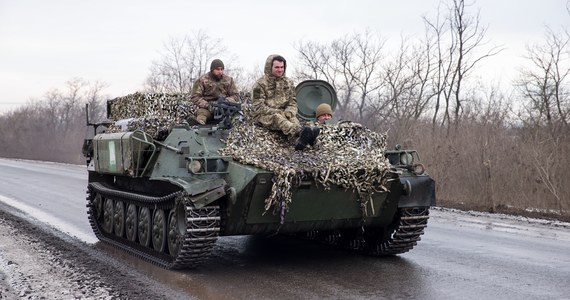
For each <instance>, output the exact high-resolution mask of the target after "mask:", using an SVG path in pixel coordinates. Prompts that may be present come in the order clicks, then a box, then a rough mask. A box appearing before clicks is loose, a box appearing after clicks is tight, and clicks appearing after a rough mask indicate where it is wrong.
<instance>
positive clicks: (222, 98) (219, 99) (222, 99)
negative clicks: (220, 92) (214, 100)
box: [218, 96, 228, 102]
mask: <svg viewBox="0 0 570 300" xmlns="http://www.w3.org/2000/svg"><path fill="white" fill-rule="evenodd" d="M227 100H228V99H226V97H224V96H220V97H218V101H222V102H224V101H227Z"/></svg>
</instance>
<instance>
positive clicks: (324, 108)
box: [315, 103, 333, 123]
mask: <svg viewBox="0 0 570 300" xmlns="http://www.w3.org/2000/svg"><path fill="white" fill-rule="evenodd" d="M332 115H333V112H332V108H331V106H330V105H328V104H326V103H321V104H319V106H317V109H316V110H315V116H316V121H317V122H321V123H326V121H329V120H330V119H332Z"/></svg>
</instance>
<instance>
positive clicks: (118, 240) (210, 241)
mask: <svg viewBox="0 0 570 300" xmlns="http://www.w3.org/2000/svg"><path fill="white" fill-rule="evenodd" d="M105 201H112V202H105ZM103 203H112V205H111V207H113V208H115V207H116V205H117V203H119V206H118V207H119V208H120V207H123V208H124V207H128V205H129V204H134V205H136V212H137V213H136V215H137V218H135V219H137V221H135V222H134V223H135V224H134V226H136V228H137V229H138V230H136V232H138V231H139V230H140V229H141V228H139V226H141V223H140V222H138V221H139V219H138V217H141V211H142V210H144V211H145V212H150V215H151V216H154V217H152V218H149V217H146V218H145V220H146V221H150V220H151V219H152V220H151V221H152V225H151V227H150V228H149V229H150V230H151V232H147V234H152V237H149V238H151V239H154V238H157V239H158V240H159V241H161V242H162V245H163V246H158V247H156V246H155V245H154V241H153V243H149V242H148V238H146V239H145V238H142V239H141V235H139V234H135V237H134V238H132V236H131V237H130V238H129V236H128V235H127V233H126V232H127V231H128V229H123V228H122V227H121V226H120V224H121V222H122V224H123V225H125V223H127V222H126V220H127V217H126V214H127V213H126V212H125V211H126V209H124V210H123V211H121V210H120V209H118V210H117V209H114V210H113V211H109V209H107V208H108V207H107V206H105V207H104V204H103ZM105 205H106V204H105ZM87 208H88V215H89V223H90V224H91V228H92V230H93V233H94V234H95V235H96V236H97V238H99V239H100V240H101V241H103V242H106V243H108V244H110V245H113V246H115V247H117V248H120V249H122V250H124V251H126V252H128V253H130V254H132V255H134V256H137V257H139V258H141V259H143V260H146V261H148V262H150V263H153V264H155V265H157V266H160V267H163V268H166V269H183V268H194V267H196V266H198V265H200V264H201V263H202V262H203V261H204V260H205V259H206V258H207V257H208V256H209V254H210V252H211V251H212V248H213V246H214V244H215V243H216V240H217V238H218V233H219V231H220V211H219V207H218V206H207V207H203V208H199V209H197V208H194V206H193V205H192V202H191V201H190V197H189V196H188V195H186V194H185V193H184V192H183V191H178V192H175V193H172V194H169V195H166V196H162V197H153V196H147V195H142V194H138V193H133V192H127V191H123V190H118V189H115V188H113V187H110V186H107V185H105V184H103V183H99V182H92V183H90V184H89V185H88V188H87ZM147 208H148V210H146V209H147ZM161 211H162V212H161ZM155 213H156V215H155ZM173 214H174V215H173ZM181 214H183V215H181ZM156 216H162V218H157V217H156ZM164 216H168V217H166V218H164ZM143 217H144V216H143ZM109 218H114V219H112V220H113V221H111V222H112V224H113V225H112V226H110V225H109ZM161 219H162V221H161ZM165 219H166V220H165ZM131 223H132V222H131ZM131 226H133V224H131ZM123 227H126V226H123ZM111 228H112V229H111ZM157 228H158V229H157ZM131 232H132V231H131ZM161 234H164V237H163V238H161ZM143 236H144V235H143ZM141 240H142V242H141ZM144 240H147V241H146V242H144ZM164 243H166V246H164V245H165V244H164ZM158 244H159V245H160V243H158Z"/></svg>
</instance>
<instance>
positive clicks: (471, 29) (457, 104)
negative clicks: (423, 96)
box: [424, 0, 502, 126]
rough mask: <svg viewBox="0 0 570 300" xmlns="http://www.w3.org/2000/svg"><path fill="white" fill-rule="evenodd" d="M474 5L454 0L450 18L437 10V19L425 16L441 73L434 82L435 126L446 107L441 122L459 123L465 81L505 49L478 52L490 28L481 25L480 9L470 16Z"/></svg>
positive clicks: (450, 7) (443, 123) (493, 48)
mask: <svg viewBox="0 0 570 300" xmlns="http://www.w3.org/2000/svg"><path fill="white" fill-rule="evenodd" d="M471 5H472V4H466V3H465V1H464V0H452V3H451V4H450V6H449V14H448V16H447V17H444V18H441V17H440V13H439V10H438V15H437V18H436V19H435V20H434V21H432V20H429V19H428V18H424V21H425V22H426V25H427V27H426V29H427V30H430V31H432V32H433V35H434V36H435V37H436V38H437V40H438V41H437V47H438V49H437V51H436V54H435V55H436V59H437V61H438V72H437V75H436V80H435V81H434V83H435V90H436V91H437V97H436V103H435V109H434V115H433V118H432V121H433V124H434V125H435V122H436V120H437V119H438V117H439V115H440V111H441V110H443V112H442V114H443V116H442V117H441V122H440V124H441V125H443V126H448V125H452V124H454V125H455V126H457V124H458V123H459V120H460V115H461V110H462V102H463V101H464V99H463V98H462V97H463V95H462V92H463V89H462V86H463V84H464V81H465V80H466V78H467V77H468V75H469V74H470V73H472V71H473V70H474V69H475V67H476V66H477V65H478V64H479V63H480V62H481V61H482V60H484V59H485V58H488V57H491V56H494V55H496V54H498V53H500V52H501V51H502V48H500V47H496V46H495V47H491V48H490V49H487V50H482V54H479V53H478V51H479V50H480V49H481V48H483V46H485V45H486V42H485V35H486V32H487V28H486V27H484V26H482V25H481V23H480V15H479V12H477V13H476V14H475V15H471V14H469V13H468V12H467V11H466V10H467V8H469V6H471ZM442 100H443V101H444V108H443V109H442V108H441V102H442Z"/></svg>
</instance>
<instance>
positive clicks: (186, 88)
mask: <svg viewBox="0 0 570 300" xmlns="http://www.w3.org/2000/svg"><path fill="white" fill-rule="evenodd" d="M223 54H226V48H225V46H224V45H223V44H222V41H221V40H220V39H214V38H212V37H210V36H209V35H207V34H206V33H205V32H204V31H198V32H196V33H194V34H193V35H186V36H184V37H183V38H182V39H176V38H171V39H170V40H169V41H168V42H167V43H165V44H164V51H163V52H161V53H160V56H161V57H160V59H159V60H158V61H153V62H152V64H151V66H150V74H149V76H148V77H147V79H146V82H145V88H146V90H147V91H149V92H161V93H172V94H184V93H190V92H191V91H192V85H193V84H194V81H195V80H196V79H197V78H198V77H199V76H201V75H202V74H204V73H206V72H207V71H209V65H208V64H209V63H210V61H211V60H212V59H213V58H214V57H217V56H220V55H223Z"/></svg>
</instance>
